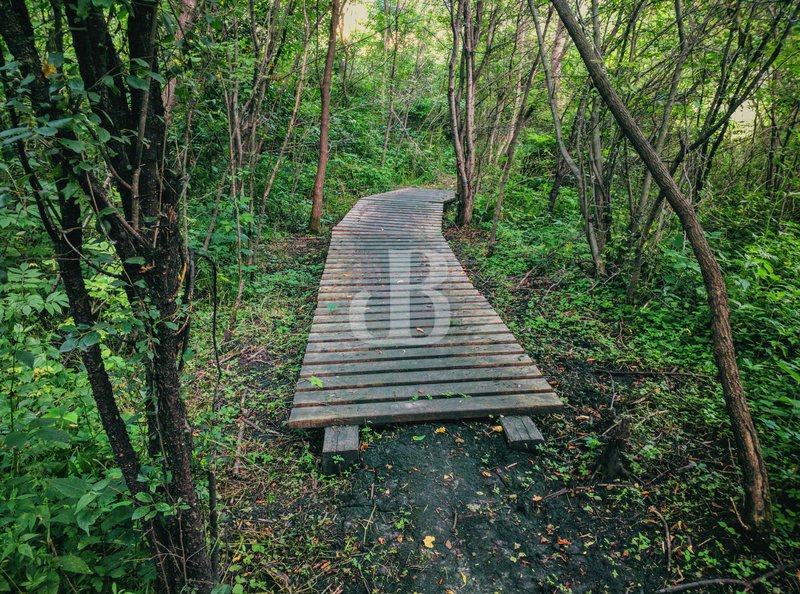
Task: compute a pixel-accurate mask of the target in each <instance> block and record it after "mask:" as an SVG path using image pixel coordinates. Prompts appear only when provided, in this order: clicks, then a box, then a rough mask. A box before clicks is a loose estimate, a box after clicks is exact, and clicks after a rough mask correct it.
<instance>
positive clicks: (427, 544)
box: [422, 536, 436, 549]
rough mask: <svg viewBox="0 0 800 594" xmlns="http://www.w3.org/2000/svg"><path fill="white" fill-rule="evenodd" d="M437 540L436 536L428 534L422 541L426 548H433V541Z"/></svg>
mask: <svg viewBox="0 0 800 594" xmlns="http://www.w3.org/2000/svg"><path fill="white" fill-rule="evenodd" d="M435 540H436V537H435V536H426V537H425V538H423V539H422V543H423V544H424V545H425V548H426V549H432V548H433V542H434V541H435Z"/></svg>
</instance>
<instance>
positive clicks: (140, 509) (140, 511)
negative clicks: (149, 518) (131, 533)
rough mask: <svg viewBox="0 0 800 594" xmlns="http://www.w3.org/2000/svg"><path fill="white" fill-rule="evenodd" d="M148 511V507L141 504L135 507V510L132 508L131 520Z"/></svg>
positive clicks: (144, 514) (142, 515)
mask: <svg viewBox="0 0 800 594" xmlns="http://www.w3.org/2000/svg"><path fill="white" fill-rule="evenodd" d="M149 511H150V507H149V506H147V505H142V506H141V507H137V508H136V509H135V510H133V515H132V516H131V520H138V519H139V518H142V517H144V516H146V515H147V513H148V512H149Z"/></svg>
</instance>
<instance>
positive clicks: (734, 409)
mask: <svg viewBox="0 0 800 594" xmlns="http://www.w3.org/2000/svg"><path fill="white" fill-rule="evenodd" d="M551 1H552V3H553V6H555V8H556V10H557V11H558V14H559V15H560V16H561V20H562V21H563V22H564V25H565V26H566V28H567V31H568V32H569V34H570V37H571V38H572V41H573V42H574V43H575V46H576V47H577V48H578V51H579V52H580V54H581V58H583V62H584V64H585V65H586V69H587V70H588V71H589V75H590V76H591V77H592V81H593V82H594V85H595V87H596V88H597V91H598V93H600V96H601V97H602V98H603V100H604V101H605V103H606V105H607V106H608V108H609V110H610V111H611V113H612V114H613V115H614V118H615V119H616V120H617V123H618V124H619V126H620V128H621V129H622V131H623V132H624V134H625V136H627V138H628V140H629V141H630V142H631V144H632V145H633V147H634V149H635V150H636V152H637V153H638V155H639V157H640V158H641V159H642V161H643V162H644V163H645V165H646V166H647V168H648V170H649V171H650V173H651V174H652V175H653V179H654V180H655V182H656V184H658V186H659V188H661V191H662V192H664V195H665V197H666V199H667V201H668V202H669V204H670V206H671V207H672V209H673V210H674V211H675V214H677V215H678V218H679V219H680V221H681V224H682V226H683V229H684V231H685V232H686V235H687V237H688V238H689V241H690V242H691V245H692V250H693V252H694V255H695V257H696V258H697V262H698V264H699V265H700V270H701V272H702V275H703V281H704V283H705V288H706V293H707V295H708V305H709V309H710V310H711V331H712V334H713V338H714V359H715V361H716V364H717V368H718V370H719V379H720V383H721V384H722V391H723V394H724V397H725V404H726V406H727V409H728V415H729V416H730V420H731V428H732V429H733V435H734V439H735V441H736V449H737V453H738V458H739V465H740V466H741V470H742V486H743V488H744V493H745V506H744V514H743V520H744V522H745V523H746V524H747V527H748V531H749V535H750V537H751V538H754V539H756V540H761V541H764V540H767V539H768V538H769V536H770V533H771V531H772V505H771V502H770V493H769V480H768V477H767V469H766V465H765V464H764V459H763V456H762V454H761V446H760V444H759V440H758V433H757V432H756V428H755V425H754V424H753V419H752V418H751V416H750V411H749V409H748V406H747V400H746V399H745V394H744V388H743V387H742V380H741V377H740V376H739V368H738V366H737V364H736V352H735V350H734V347H733V335H732V332H731V325H730V320H729V313H730V308H729V305H728V292H727V288H726V286H725V279H724V278H723V276H722V271H721V270H720V267H719V264H718V262H717V260H716V258H715V257H714V254H713V252H712V251H711V247H710V246H709V244H708V240H707V239H706V236H705V234H704V233H703V228H702V226H701V225H700V221H699V219H698V217H697V213H696V212H695V211H694V208H692V205H691V203H690V202H689V201H688V200H687V199H686V198H685V197H684V196H683V195H682V194H681V192H680V190H679V188H678V186H677V184H676V183H675V180H674V179H673V178H672V176H671V175H670V174H669V171H667V168H666V167H665V166H664V163H663V162H662V161H661V159H660V157H659V156H658V153H657V152H656V151H655V149H654V148H653V147H652V146H651V145H650V142H648V140H647V138H646V137H645V135H644V134H643V133H642V131H641V129H640V128H639V126H638V125H637V124H636V121H635V120H634V119H633V117H632V116H631V114H630V112H629V111H628V108H627V107H626V106H625V104H624V103H623V102H622V100H621V99H620V97H619V95H618V94H617V92H616V91H615V90H614V88H613V87H612V86H611V83H610V82H609V80H608V76H607V75H606V73H605V68H604V65H603V62H602V60H601V58H600V57H599V56H598V55H597V53H596V52H595V50H594V48H593V47H592V45H591V43H590V42H589V41H588V40H587V39H586V36H585V35H584V33H583V30H582V29H581V27H580V25H579V24H578V21H577V20H576V19H575V16H574V15H573V14H572V12H571V10H570V8H569V5H568V3H567V0H551Z"/></svg>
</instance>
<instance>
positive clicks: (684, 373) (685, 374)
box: [597, 369, 717, 380]
mask: <svg viewBox="0 0 800 594" xmlns="http://www.w3.org/2000/svg"><path fill="white" fill-rule="evenodd" d="M597 373H607V374H609V375H647V376H654V375H677V376H683V377H699V378H701V379H709V380H715V379H717V378H716V377H714V376H713V375H705V374H703V373H690V372H688V371H636V370H626V371H614V370H612V369H598V370H597Z"/></svg>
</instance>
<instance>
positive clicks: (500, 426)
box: [492, 425, 503, 433]
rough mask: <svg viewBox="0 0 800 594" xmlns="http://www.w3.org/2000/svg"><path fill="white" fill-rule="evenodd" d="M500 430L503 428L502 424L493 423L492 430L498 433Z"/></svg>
mask: <svg viewBox="0 0 800 594" xmlns="http://www.w3.org/2000/svg"><path fill="white" fill-rule="evenodd" d="M502 430H503V426H502V425H495V426H494V427H492V431H497V432H498V433H500V432H501V431H502Z"/></svg>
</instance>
